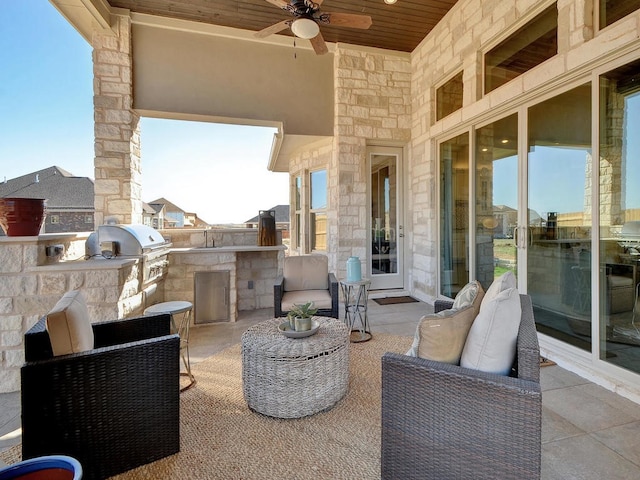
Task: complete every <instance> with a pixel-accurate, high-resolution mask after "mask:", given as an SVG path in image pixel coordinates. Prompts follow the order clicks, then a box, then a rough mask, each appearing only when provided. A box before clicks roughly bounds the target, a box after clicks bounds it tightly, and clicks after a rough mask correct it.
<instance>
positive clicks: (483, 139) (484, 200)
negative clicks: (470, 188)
mask: <svg viewBox="0 0 640 480" xmlns="http://www.w3.org/2000/svg"><path fill="white" fill-rule="evenodd" d="M475 158H476V170H475V175H476V177H475V188H476V195H475V197H476V221H475V225H476V278H477V279H478V281H479V282H480V283H481V284H482V287H483V288H484V289H485V291H486V290H487V289H488V288H489V286H491V283H492V282H493V280H494V279H495V278H497V277H499V276H500V275H502V274H503V273H505V272H506V271H509V270H510V271H512V272H513V273H517V265H516V243H515V235H514V233H515V231H516V223H517V221H518V115H517V114H513V115H510V116H508V117H506V118H503V119H502V120H498V121H497V122H493V123H491V124H489V125H487V126H485V127H482V128H479V129H477V130H476V156H475Z"/></svg>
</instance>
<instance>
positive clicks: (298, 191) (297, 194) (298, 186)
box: [294, 176, 302, 248]
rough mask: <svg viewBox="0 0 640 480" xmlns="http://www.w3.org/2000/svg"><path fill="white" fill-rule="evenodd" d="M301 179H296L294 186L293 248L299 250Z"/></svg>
mask: <svg viewBox="0 0 640 480" xmlns="http://www.w3.org/2000/svg"><path fill="white" fill-rule="evenodd" d="M301 198H302V177H301V176H297V177H296V186H295V200H294V201H295V212H296V215H295V219H296V220H295V222H296V224H295V232H296V244H295V245H294V247H295V248H300V246H301V245H302V225H301V224H300V220H301V218H302V200H301Z"/></svg>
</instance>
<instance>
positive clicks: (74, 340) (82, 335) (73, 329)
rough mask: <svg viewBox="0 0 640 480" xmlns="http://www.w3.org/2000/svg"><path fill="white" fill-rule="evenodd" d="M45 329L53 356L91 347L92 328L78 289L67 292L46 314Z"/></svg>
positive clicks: (85, 305) (81, 350)
mask: <svg viewBox="0 0 640 480" xmlns="http://www.w3.org/2000/svg"><path fill="white" fill-rule="evenodd" d="M46 326H47V331H48V332H49V340H50V342H51V348H52V350H53V354H54V355H55V356H58V355H67V354H70V353H78V352H85V351H87V350H92V349H93V328H91V322H90V320H89V311H88V310H87V304H86V302H85V300H84V297H83V296H82V293H80V290H72V291H71V292H67V293H65V294H64V296H63V297H62V298H61V299H60V300H58V303H56V305H55V307H53V308H52V309H51V311H50V312H49V313H48V314H47V320H46Z"/></svg>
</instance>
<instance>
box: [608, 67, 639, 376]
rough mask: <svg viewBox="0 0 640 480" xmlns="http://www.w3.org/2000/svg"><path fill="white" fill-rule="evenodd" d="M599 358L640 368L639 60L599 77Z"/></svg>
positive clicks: (633, 368)
mask: <svg viewBox="0 0 640 480" xmlns="http://www.w3.org/2000/svg"><path fill="white" fill-rule="evenodd" d="M600 105H601V110H600V201H599V203H600V262H601V270H603V271H604V272H605V278H604V279H603V283H602V284H601V288H600V290H601V292H600V350H599V351H600V358H601V359H602V360H605V361H607V362H610V363H613V364H616V365H619V366H621V367H624V368H627V369H629V370H632V371H634V372H640V362H639V360H638V359H639V358H640V348H639V347H640V309H639V308H637V306H636V300H637V297H636V294H637V285H638V281H639V279H640V275H639V269H640V189H638V185H640V136H638V132H639V131H640V60H638V61H635V62H632V63H630V64H627V65H624V66H622V67H620V68H617V69H615V70H613V71H611V72H608V73H607V74H605V75H602V76H601V77H600Z"/></svg>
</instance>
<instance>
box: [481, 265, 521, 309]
mask: <svg viewBox="0 0 640 480" xmlns="http://www.w3.org/2000/svg"><path fill="white" fill-rule="evenodd" d="M516 286H517V285H516V276H515V275H514V274H513V272H511V271H508V272H505V273H503V274H502V275H500V276H499V277H498V278H496V279H495V280H494V281H493V283H492V284H491V286H490V287H489V288H488V289H487V292H486V293H485V294H484V298H483V299H482V303H484V302H490V301H491V300H493V299H494V298H495V297H496V296H497V295H498V294H499V293H500V292H503V291H505V290H506V289H507V288H516ZM480 308H482V306H480Z"/></svg>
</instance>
